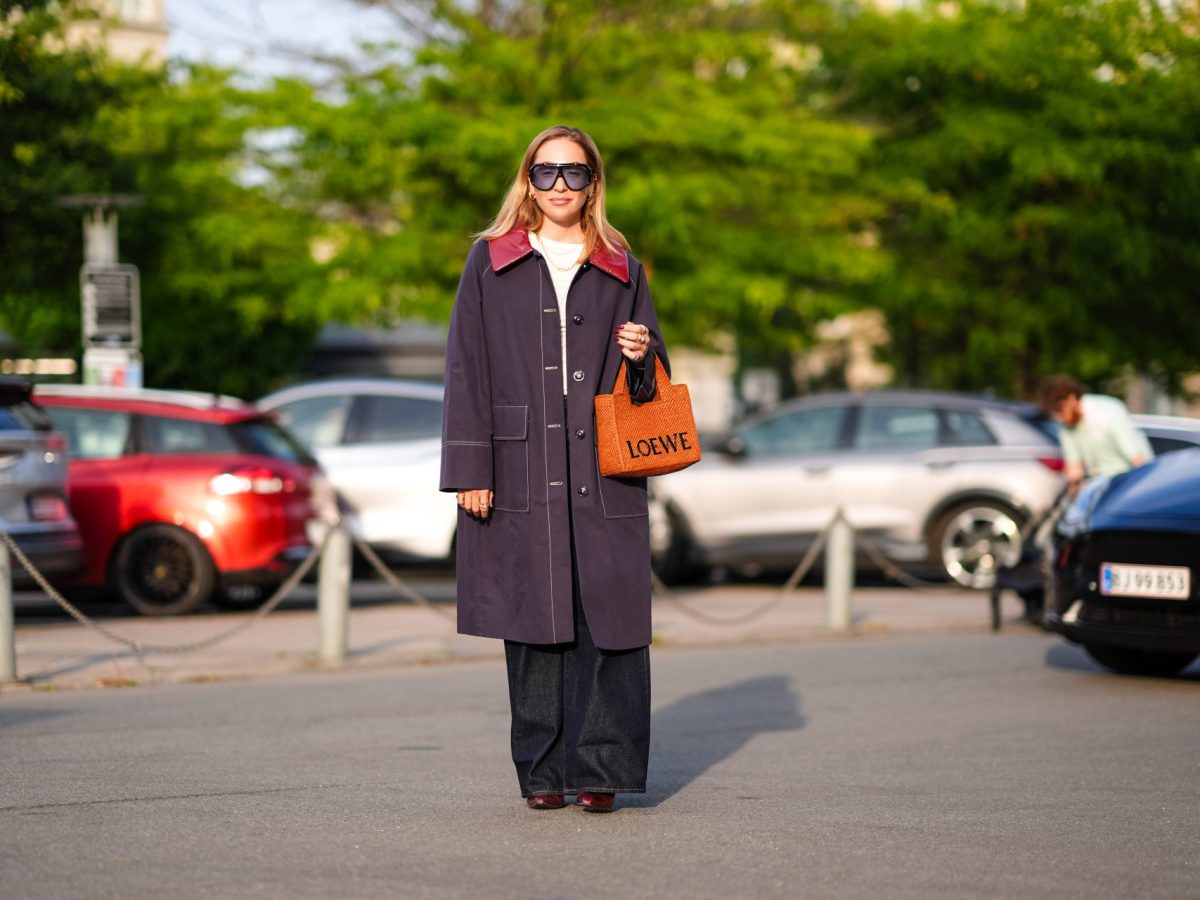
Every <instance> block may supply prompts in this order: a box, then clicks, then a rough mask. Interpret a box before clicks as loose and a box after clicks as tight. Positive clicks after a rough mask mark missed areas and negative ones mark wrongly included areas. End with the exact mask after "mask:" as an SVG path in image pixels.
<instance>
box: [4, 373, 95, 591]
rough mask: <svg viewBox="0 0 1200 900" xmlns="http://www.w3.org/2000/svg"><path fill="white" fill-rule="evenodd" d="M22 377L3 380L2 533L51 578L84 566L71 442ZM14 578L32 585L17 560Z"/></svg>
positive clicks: (21, 582)
mask: <svg viewBox="0 0 1200 900" xmlns="http://www.w3.org/2000/svg"><path fill="white" fill-rule="evenodd" d="M30 393H31V386H30V384H29V383H28V382H26V381H24V380H23V379H20V378H0V530H2V531H6V532H8V533H9V534H10V535H12V537H13V540H15V541H16V543H17V546H18V547H20V548H21V550H22V552H23V553H24V554H25V555H26V556H28V557H29V561H30V562H31V563H33V565H34V567H35V568H37V569H38V570H39V571H40V572H42V573H43V574H45V575H47V576H52V575H66V574H71V573H74V572H76V571H78V570H79V569H80V567H81V566H82V564H83V542H82V541H81V540H80V537H79V528H78V526H77V525H76V524H75V519H74V518H73V517H72V516H71V513H70V510H69V508H68V506H67V488H66V482H67V454H66V450H67V445H66V439H65V438H64V437H63V436H62V435H61V434H59V433H58V432H56V431H55V430H54V425H53V423H51V421H50V417H49V416H47V415H46V413H45V412H43V410H42V408H41V407H40V406H37V405H36V404H35V403H34V402H33V401H32V400H31V399H30ZM13 579H14V581H15V582H17V583H18V584H21V585H27V584H29V583H30V582H31V579H30V578H29V575H28V573H26V572H25V571H24V570H23V569H22V568H21V567H20V566H19V565H18V564H17V562H16V560H13Z"/></svg>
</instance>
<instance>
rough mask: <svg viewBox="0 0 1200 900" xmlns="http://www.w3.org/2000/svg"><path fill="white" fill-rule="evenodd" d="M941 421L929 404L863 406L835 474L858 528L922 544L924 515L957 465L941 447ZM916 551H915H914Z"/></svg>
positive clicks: (849, 517) (838, 494)
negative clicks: (847, 448) (846, 449)
mask: <svg viewBox="0 0 1200 900" xmlns="http://www.w3.org/2000/svg"><path fill="white" fill-rule="evenodd" d="M941 431H942V421H941V416H940V414H939V411H938V409H937V408H936V407H935V406H934V405H932V404H924V403H880V402H867V403H864V404H863V405H862V406H861V407H860V408H859V411H858V416H857V418H856V422H855V427H854V432H853V440H852V442H851V446H850V448H849V450H848V451H847V452H846V453H845V454H843V455H842V457H841V458H840V459H839V460H838V463H837V466H836V472H835V476H834V479H833V480H834V482H835V489H834V493H835V494H836V497H837V503H838V505H840V506H841V507H842V509H843V510H844V511H845V513H846V518H847V520H848V521H849V522H850V524H851V525H853V526H854V527H855V528H856V529H858V530H860V531H863V532H865V533H867V534H872V535H875V536H876V537H880V538H883V539H884V540H886V541H898V542H901V543H909V544H913V543H914V542H916V541H919V540H920V535H921V530H922V529H921V525H922V523H923V522H924V518H925V514H926V512H927V511H928V509H930V508H931V504H932V503H933V502H935V501H936V498H938V497H940V496H943V495H944V493H945V491H944V488H943V486H942V485H943V483H944V482H946V481H947V480H948V477H949V476H950V475H951V473H952V469H953V467H954V466H955V465H956V454H955V451H954V450H949V451H946V450H942V449H939V444H940V442H941ZM913 549H914V552H916V549H915V547H914V548H913Z"/></svg>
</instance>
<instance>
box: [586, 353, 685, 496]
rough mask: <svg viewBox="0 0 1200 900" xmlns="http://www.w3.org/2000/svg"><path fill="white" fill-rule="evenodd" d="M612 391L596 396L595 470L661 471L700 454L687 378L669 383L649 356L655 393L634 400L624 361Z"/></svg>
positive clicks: (620, 474)
mask: <svg viewBox="0 0 1200 900" xmlns="http://www.w3.org/2000/svg"><path fill="white" fill-rule="evenodd" d="M626 365H627V364H626V363H624V362H622V363H621V369H620V371H619V372H617V383H616V384H615V385H614V386H613V392H612V393H611V394H600V395H599V396H597V397H596V401H595V403H596V450H597V453H598V455H599V458H600V474H602V475H610V476H615V477H617V478H636V477H641V476H644V475H666V474H667V473H668V472H678V471H679V470H680V469H686V468H687V467H688V466H690V465H691V464H692V463H694V462H698V461H699V460H700V438H699V436H698V435H697V434H696V420H695V418H693V416H692V399H691V397H690V396H689V394H688V389H687V385H686V384H671V379H670V378H668V377H667V370H666V369H664V368H663V364H662V360H660V359H659V358H658V357H657V356H655V358H654V371H655V379H656V382H655V392H654V398H653V399H652V400H648V401H647V402H645V403H640V404H634V402H633V401H632V400H631V399H630V398H629V381H628V379H627V378H626V375H625V366H626Z"/></svg>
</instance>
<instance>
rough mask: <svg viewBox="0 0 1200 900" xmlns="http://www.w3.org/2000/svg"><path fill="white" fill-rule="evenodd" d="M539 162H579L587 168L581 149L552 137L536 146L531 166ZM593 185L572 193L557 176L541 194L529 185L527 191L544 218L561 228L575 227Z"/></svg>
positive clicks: (574, 144)
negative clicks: (530, 193)
mask: <svg viewBox="0 0 1200 900" xmlns="http://www.w3.org/2000/svg"><path fill="white" fill-rule="evenodd" d="M538 163H582V164H584V165H587V154H586V153H584V152H583V148H582V147H581V146H579V145H578V144H577V143H575V142H574V141H572V140H570V139H569V138H553V139H551V140H548V141H546V143H544V144H542V146H540V147H538V149H537V152H536V153H535V154H534V155H533V165H537V164H538ZM594 186H595V182H592V183H591V184H588V185H586V186H584V188H583V189H582V190H579V191H573V190H571V189H570V188H569V187H567V182H566V180H565V179H564V178H563V177H562V176H561V175H560V176H559V178H558V179H557V180H556V181H555V182H554V184H553V185H552V186H551V187H549V188H548V189H546V190H544V191H539V190H538V189H537V188H535V187H534V186H533V185H532V184H531V185H529V190H530V191H531V192H532V194H533V198H534V201H535V202H536V203H537V205H538V209H540V210H541V211H542V215H544V216H545V217H546V218H547V219H549V220H550V221H551V222H553V223H554V224H555V225H558V226H559V227H561V228H574V227H575V226H576V225H578V224H579V220H580V216H581V215H582V214H583V206H584V204H585V203H586V202H587V198H588V197H589V196H591V193H592V189H593V187H594Z"/></svg>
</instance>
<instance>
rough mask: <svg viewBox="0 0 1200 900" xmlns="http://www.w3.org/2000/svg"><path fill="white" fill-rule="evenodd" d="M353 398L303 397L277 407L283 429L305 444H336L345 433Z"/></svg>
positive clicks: (324, 445)
mask: <svg viewBox="0 0 1200 900" xmlns="http://www.w3.org/2000/svg"><path fill="white" fill-rule="evenodd" d="M353 399H354V398H353V397H348V396H341V397H306V398H305V399H303V400H293V401H292V402H291V403H283V404H281V405H280V406H279V407H278V408H277V409H276V412H277V413H278V414H279V417H280V421H282V422H283V425H284V427H285V428H287V429H288V431H290V432H291V433H292V434H294V435H295V436H296V437H297V438H299V439H300V441H301V442H303V443H304V444H305V446H308V447H336V446H337V445H338V444H340V443H341V442H342V435H343V434H345V433H346V419H347V418H348V417H349V415H350V404H351V401H352V400H353Z"/></svg>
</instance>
